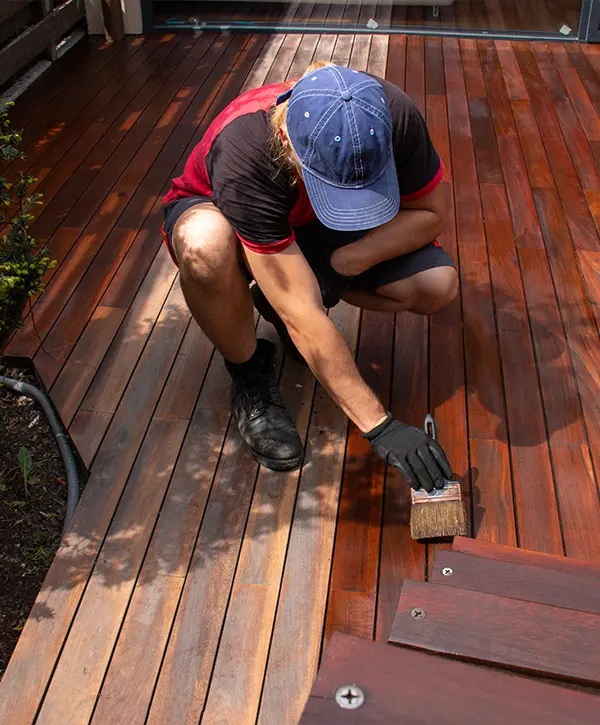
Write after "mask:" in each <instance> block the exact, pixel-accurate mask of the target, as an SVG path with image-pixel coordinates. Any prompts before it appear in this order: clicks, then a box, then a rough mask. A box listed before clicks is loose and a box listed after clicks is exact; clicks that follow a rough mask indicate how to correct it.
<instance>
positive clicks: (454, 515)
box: [410, 501, 467, 539]
mask: <svg viewBox="0 0 600 725" xmlns="http://www.w3.org/2000/svg"><path fill="white" fill-rule="evenodd" d="M410 535H411V536H412V538H413V539H445V538H447V537H449V536H467V516H466V514H465V509H464V506H463V504H462V501H446V502H442V501H440V502H439V503H428V504H418V503H417V504H414V505H413V507H412V510H411V515H410Z"/></svg>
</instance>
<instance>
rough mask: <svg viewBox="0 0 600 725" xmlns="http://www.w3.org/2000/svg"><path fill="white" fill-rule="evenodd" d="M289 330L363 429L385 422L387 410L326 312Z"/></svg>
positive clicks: (319, 375) (330, 390) (317, 374)
mask: <svg viewBox="0 0 600 725" xmlns="http://www.w3.org/2000/svg"><path fill="white" fill-rule="evenodd" d="M288 330H289V332H290V335H291V336H292V339H293V340H294V342H295V344H296V346H297V348H298V350H299V351H300V352H301V354H302V355H303V357H304V359H305V360H306V362H307V363H308V365H309V366H310V368H311V370H312V371H313V373H314V374H315V377H316V378H317V380H318V381H319V382H320V383H321V385H323V387H324V388H325V389H326V390H327V392H328V393H329V394H330V395H331V397H332V398H333V399H334V400H335V401H336V403H337V404H338V405H339V406H340V408H341V409H342V410H343V411H344V412H345V413H346V415H347V416H348V417H349V418H350V420H352V421H353V423H355V424H356V426H357V427H358V428H359V429H360V430H361V431H363V432H366V431H369V430H372V429H373V428H374V427H375V426H376V425H378V424H379V423H381V422H382V420H384V418H385V416H386V410H385V408H384V407H383V405H382V404H381V402H380V401H379V399H378V398H377V396H376V395H375V393H374V392H373V391H372V390H371V388H370V387H369V386H368V385H367V384H366V383H365V381H364V380H363V379H362V377H361V375H360V373H359V372H358V369H357V367H356V364H355V362H354V359H353V357H352V355H351V353H350V350H349V349H348V346H347V345H346V343H345V341H344V338H343V337H342V335H341V333H340V332H339V330H338V329H337V328H336V327H335V325H334V324H333V322H332V321H331V320H330V319H329V318H328V317H327V315H326V314H325V313H324V312H323V313H321V314H313V315H311V317H310V320H303V322H302V324H300V325H295V324H294V323H293V321H288Z"/></svg>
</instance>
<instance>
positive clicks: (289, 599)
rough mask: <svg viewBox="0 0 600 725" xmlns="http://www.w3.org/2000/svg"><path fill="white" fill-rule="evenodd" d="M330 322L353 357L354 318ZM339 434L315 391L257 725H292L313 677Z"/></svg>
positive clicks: (341, 420)
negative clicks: (338, 328)
mask: <svg viewBox="0 0 600 725" xmlns="http://www.w3.org/2000/svg"><path fill="white" fill-rule="evenodd" d="M332 317H333V319H334V321H335V322H336V324H337V325H338V326H339V327H340V329H341V330H342V332H343V334H344V337H345V339H346V341H347V343H348V344H349V346H350V347H351V349H355V346H356V341H357V337H356V335H357V323H358V311H357V310H355V309H354V308H350V309H348V308H347V306H345V305H338V306H337V307H336V308H334V310H333V311H332ZM346 432H347V420H346V417H345V416H344V414H343V413H342V412H341V411H340V410H339V408H337V406H336V405H335V404H334V403H333V401H332V400H331V399H330V398H329V396H328V395H327V394H326V393H325V392H324V391H323V390H322V389H321V388H319V387H318V388H317V392H316V395H315V401H314V405H313V413H312V418H311V422H310V426H309V431H308V440H307V445H306V456H305V464H304V470H303V474H302V479H301V481H300V487H299V490H298V497H297V500H296V509H295V513H294V521H293V524H292V530H291V534H290V542H289V546H288V553H287V560H286V565H285V571H284V575H283V580H282V586H281V592H280V596H279V603H278V607H277V615H276V618H275V627H274V630H273V637H272V640H271V648H270V652H269V659H268V664H267V672H266V677H265V681H264V687H263V692H262V697H261V702H260V709H259V714H258V719H257V723H260V725H284V724H285V725H288V724H289V725H294V724H295V723H296V722H297V720H298V719H299V717H300V715H301V713H302V708H303V707H304V704H305V702H306V698H307V697H308V693H309V692H310V687H311V684H312V681H313V679H314V677H315V675H316V672H317V664H318V660H319V654H320V649H321V639H322V635H323V625H324V619H325V606H326V601H327V588H328V583H329V572H330V567H331V559H332V553H333V541H334V533H335V526H336V517H337V505H338V496H339V487H340V481H341V475H342V466H343V459H344V448H345V441H346ZM292 642H296V643H297V642H302V646H301V647H297V646H292V645H291V643H292ZM283 683H285V686H282V684H283Z"/></svg>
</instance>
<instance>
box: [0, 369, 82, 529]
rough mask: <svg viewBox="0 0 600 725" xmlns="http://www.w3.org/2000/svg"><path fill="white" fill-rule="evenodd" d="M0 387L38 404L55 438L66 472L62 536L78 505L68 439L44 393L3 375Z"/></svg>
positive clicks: (75, 468)
mask: <svg viewBox="0 0 600 725" xmlns="http://www.w3.org/2000/svg"><path fill="white" fill-rule="evenodd" d="M0 385H4V386H5V387H6V388H7V389H8V390H12V391H13V392H14V393H20V394H21V395H26V396H27V397H28V398H33V399H34V400H35V401H36V402H37V403H39V404H40V406H41V408H42V410H43V411H44V413H45V415H46V418H47V419H48V423H49V425H50V429H51V430H52V434H53V435H54V437H55V438H56V444H57V445H58V450H59V451H60V455H61V456H62V459H63V463H64V464H65V469H66V471H67V513H66V515H65V522H64V524H63V531H62V532H63V536H64V535H65V533H66V531H67V528H68V526H69V522H70V521H71V518H72V517H73V514H74V512H75V509H76V507H77V504H78V503H79V474H78V473H77V463H76V462H75V456H74V455H73V451H72V450H71V445H70V443H69V439H68V437H67V435H66V434H65V432H64V430H63V427H62V425H61V422H60V420H59V419H58V417H57V415H56V413H55V412H54V408H53V407H52V403H51V402H50V400H49V398H48V396H47V395H45V393H42V391H41V390H40V389H39V388H36V387H34V386H33V385H29V383H22V382H20V381H19V380H14V379H13V378H7V377H5V376H4V375H0Z"/></svg>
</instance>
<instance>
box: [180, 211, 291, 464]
mask: <svg viewBox="0 0 600 725" xmlns="http://www.w3.org/2000/svg"><path fill="white" fill-rule="evenodd" d="M173 247H174V252H175V256H176V258H177V261H178V264H179V269H180V273H181V288H182V290H183V294H184V295H185V299H186V302H187V304H188V307H189V308H190V312H191V313H192V315H193V316H194V319H195V320H196V322H197V323H198V325H199V326H200V327H201V329H202V330H203V331H204V332H205V334H206V335H207V336H208V337H209V339H210V340H211V341H212V342H213V343H214V345H215V347H216V348H217V350H219V352H221V353H222V354H223V356H224V357H225V366H226V368H227V370H228V372H229V374H230V375H231V378H232V381H233V385H232V389H231V397H230V404H231V410H232V413H233V415H234V417H235V419H236V422H237V425H238V429H239V431H240V435H241V436H242V438H243V440H244V442H245V443H246V445H247V446H248V448H249V449H250V452H251V453H252V455H253V456H254V458H255V459H256V460H257V461H258V462H259V463H262V464H263V465H265V466H267V467H269V468H273V469H275V470H278V471H288V470H291V469H294V468H298V467H299V466H300V464H301V463H302V458H303V456H304V451H303V448H302V442H301V441H300V437H299V436H298V432H297V431H296V428H295V426H294V423H293V421H292V419H291V418H290V416H289V414H288V413H287V411H286V409H285V403H284V402H283V398H282V397H281V395H280V393H279V391H278V389H277V376H276V369H275V361H276V349H275V346H274V345H273V344H272V343H271V342H268V341H267V340H258V342H257V340H256V335H255V332H254V312H253V304H252V297H251V295H250V290H249V288H248V280H247V279H246V277H245V275H244V272H243V271H242V268H241V265H240V261H239V259H240V257H239V252H240V247H239V242H238V240H237V238H236V236H235V234H234V232H233V229H232V228H231V225H230V224H229V222H228V221H227V220H226V219H225V217H224V216H223V215H222V214H221V212H220V211H219V210H218V209H216V208H215V207H214V206H213V205H212V204H210V205H209V204H202V205H198V206H196V207H193V208H192V209H189V210H188V211H187V212H186V213H185V214H182V216H181V217H180V219H179V220H178V221H177V224H176V225H175V229H174V232H173Z"/></svg>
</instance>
